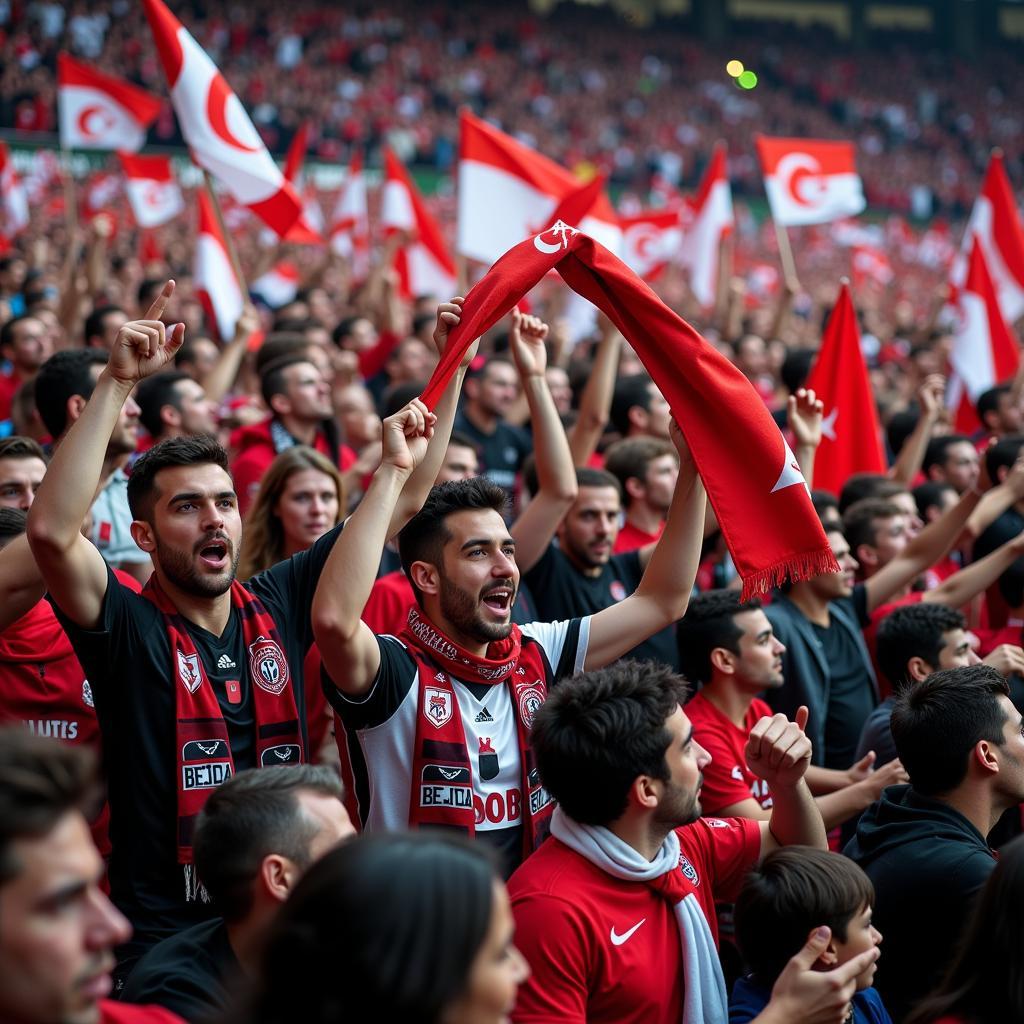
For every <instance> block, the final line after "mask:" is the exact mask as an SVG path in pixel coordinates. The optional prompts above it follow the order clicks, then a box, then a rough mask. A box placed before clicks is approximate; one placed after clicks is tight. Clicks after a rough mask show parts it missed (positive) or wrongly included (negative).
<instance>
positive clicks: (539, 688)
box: [517, 679, 545, 729]
mask: <svg viewBox="0 0 1024 1024" xmlns="http://www.w3.org/2000/svg"><path fill="white" fill-rule="evenodd" d="M544 696H545V694H544V684H543V683H542V682H541V681H540V680H539V679H538V680H537V682H536V683H535V684H534V685H533V686H526V687H523V689H521V690H520V691H519V693H518V694H517V700H518V701H519V717H520V718H521V719H522V720H523V725H525V726H526V728H527V729H531V728H533V717H534V715H536V714H537V712H538V711H539V710H540V706H541V704H543V703H544Z"/></svg>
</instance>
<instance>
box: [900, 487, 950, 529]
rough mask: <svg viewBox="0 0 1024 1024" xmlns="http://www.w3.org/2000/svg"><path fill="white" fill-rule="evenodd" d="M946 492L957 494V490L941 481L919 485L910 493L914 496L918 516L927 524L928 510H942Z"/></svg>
mask: <svg viewBox="0 0 1024 1024" xmlns="http://www.w3.org/2000/svg"><path fill="white" fill-rule="evenodd" d="M946 491H952V492H953V493H954V494H956V488H955V487H954V486H953V485H952V484H947V483H945V482H943V481H940V480H927V481H925V483H923V484H918V485H917V486H916V487H915V488H914V489H913V490H912V491H911V492H910V493H911V494H912V495H913V496H914V503H915V504H916V505H917V514H918V515H919V516H920V517H921V519H922V520H924V521H925V522H927V518H926V517H927V515H928V510H929V509H932V508H937V509H941V508H942V495H943V494H945V493H946Z"/></svg>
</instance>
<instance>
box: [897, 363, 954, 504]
mask: <svg viewBox="0 0 1024 1024" xmlns="http://www.w3.org/2000/svg"><path fill="white" fill-rule="evenodd" d="M945 395H946V378H945V377H943V376H942V374H940V373H932V374H929V375H928V376H927V377H925V379H924V382H923V383H922V384H921V387H920V388H918V391H917V403H918V405H919V406H920V409H921V415H920V416H918V418H917V423H916V424H915V425H914V429H913V431H912V432H911V434H910V436H909V437H908V438H907V439H906V441H904V442H903V447H902V448H901V449H900V450H899V452H898V453H897V455H896V461H895V463H893V466H892V469H890V470H889V476H890V477H891V478H892V479H893V480H898V481H899V482H900V483H902V484H906V485H907V486H908V487H909V486H910V485H911V484H912V483H913V482H914V479H915V477H916V476H917V474H918V473H919V472H920V471H921V464H922V463H923V462H924V453H925V450H926V449H927V447H928V442H929V441H930V440H931V437H932V428H933V427H934V426H935V424H936V423H938V422H939V420H940V419H941V418H942V412H943V402H944V399H945Z"/></svg>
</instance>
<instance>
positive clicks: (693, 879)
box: [679, 854, 700, 886]
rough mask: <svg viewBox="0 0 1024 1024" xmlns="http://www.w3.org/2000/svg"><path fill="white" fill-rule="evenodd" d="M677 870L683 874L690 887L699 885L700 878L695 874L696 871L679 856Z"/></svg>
mask: <svg viewBox="0 0 1024 1024" xmlns="http://www.w3.org/2000/svg"><path fill="white" fill-rule="evenodd" d="M679 870H680V871H682V873H683V878H685V879H686V880H687V881H688V882H689V883H690V885H693V886H698V885H700V876H699V875H698V874H697V869H696V868H695V867H694V866H693V865H692V864H691V863H690V862H689V861H688V860H687V859H686V858H685V857H684V856H683V855H682V854H680V855H679Z"/></svg>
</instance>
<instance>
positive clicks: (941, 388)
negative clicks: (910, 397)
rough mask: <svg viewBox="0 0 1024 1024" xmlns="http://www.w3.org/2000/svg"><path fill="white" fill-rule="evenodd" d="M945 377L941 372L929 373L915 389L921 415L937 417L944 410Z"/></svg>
mask: <svg viewBox="0 0 1024 1024" xmlns="http://www.w3.org/2000/svg"><path fill="white" fill-rule="evenodd" d="M945 399H946V378H945V377H943V376H942V374H941V373H930V374H928V376H927V377H925V379H924V380H923V381H922V382H921V386H920V387H919V388H918V389H917V403H918V405H920V407H921V415H922V416H926V417H928V418H929V419H938V418H939V417H940V416H941V415H942V413H943V412H944V411H945Z"/></svg>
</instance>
